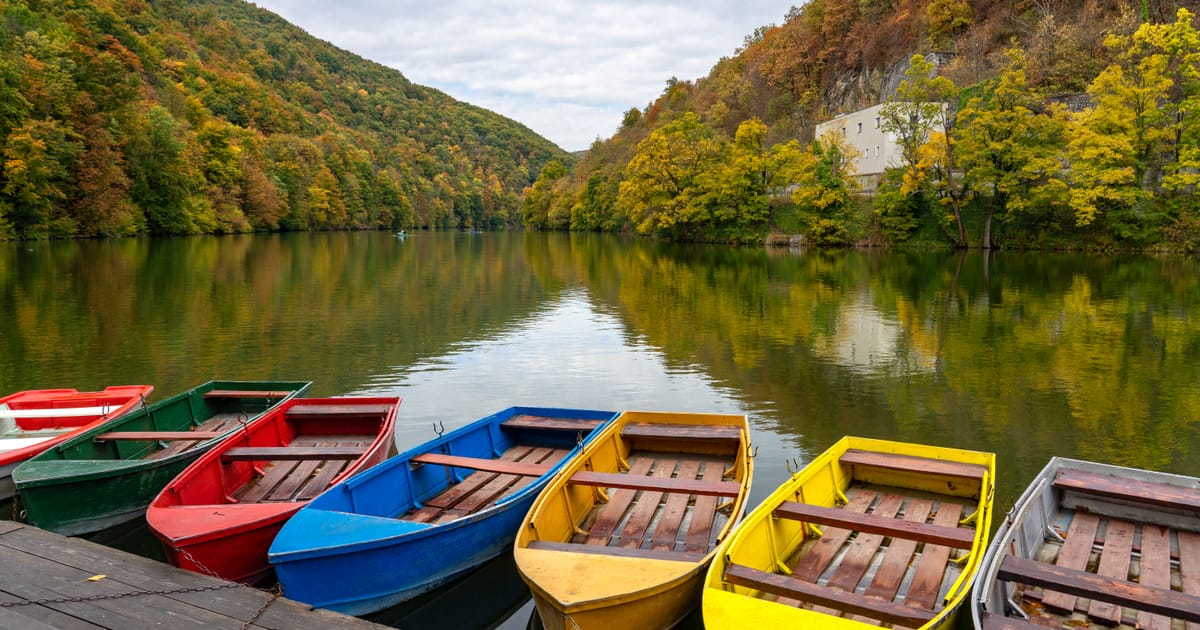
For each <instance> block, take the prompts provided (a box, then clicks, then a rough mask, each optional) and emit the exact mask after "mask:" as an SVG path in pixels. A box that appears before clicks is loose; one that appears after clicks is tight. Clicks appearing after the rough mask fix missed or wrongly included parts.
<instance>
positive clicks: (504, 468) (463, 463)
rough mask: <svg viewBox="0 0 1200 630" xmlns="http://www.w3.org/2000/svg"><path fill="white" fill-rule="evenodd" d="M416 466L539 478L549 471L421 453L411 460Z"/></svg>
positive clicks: (535, 466)
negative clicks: (435, 466) (465, 469)
mask: <svg viewBox="0 0 1200 630" xmlns="http://www.w3.org/2000/svg"><path fill="white" fill-rule="evenodd" d="M409 461H413V462H416V463H418V464H437V465H439V466H452V467H454V468H469V469H471V470H483V471H487V472H494V473H503V474H506V475H523V476H529V477H540V476H542V475H544V474H546V473H547V472H548V471H549V470H550V464H538V463H532V462H519V461H510V460H507V459H488V458H486V457H464V456H461V455H445V454H442V453H422V454H420V455H417V456H416V457H413V458H412V459H411V460H409Z"/></svg>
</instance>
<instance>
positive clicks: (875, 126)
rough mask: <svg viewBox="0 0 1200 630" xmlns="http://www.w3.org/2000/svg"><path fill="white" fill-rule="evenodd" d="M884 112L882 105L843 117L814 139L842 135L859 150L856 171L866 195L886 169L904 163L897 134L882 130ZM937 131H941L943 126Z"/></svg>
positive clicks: (820, 128) (822, 125) (822, 127)
mask: <svg viewBox="0 0 1200 630" xmlns="http://www.w3.org/2000/svg"><path fill="white" fill-rule="evenodd" d="M882 110H883V104H879V105H875V106H874V107H868V108H866V109H860V110H858V111H856V112H851V113H849V114H840V115H838V116H837V117H835V118H833V119H832V120H827V121H825V122H823V123H820V124H818V125H817V129H816V133H815V134H814V137H816V138H821V137H822V136H824V135H825V134H828V133H841V134H842V135H843V136H844V137H845V138H846V144H848V145H850V146H852V147H854V148H855V149H856V150H858V153H859V156H858V158H857V159H855V160H854V168H855V170H856V171H857V172H858V180H859V183H860V184H862V189H863V190H864V191H867V192H869V191H872V190H875V187H876V186H877V185H878V184H879V180H880V178H881V177H882V176H883V172H884V171H885V170H886V169H888V168H894V167H897V166H900V165H901V164H902V163H903V161H904V159H903V156H902V155H901V151H900V146H899V145H898V144H897V142H896V134H894V133H886V132H884V130H883V120H882V119H881V117H880V114H881V113H882ZM936 128H938V129H940V125H939V126H936Z"/></svg>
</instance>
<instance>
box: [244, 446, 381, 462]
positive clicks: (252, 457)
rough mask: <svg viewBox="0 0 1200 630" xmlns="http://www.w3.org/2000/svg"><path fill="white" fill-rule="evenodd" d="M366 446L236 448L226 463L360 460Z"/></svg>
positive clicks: (365, 450)
mask: <svg viewBox="0 0 1200 630" xmlns="http://www.w3.org/2000/svg"><path fill="white" fill-rule="evenodd" d="M366 452H367V449H366V447H364V446H235V447H233V448H231V449H229V450H227V451H225V452H224V453H221V459H223V460H225V461H230V462H235V461H242V462H248V461H303V460H338V459H343V460H349V459H358V458H359V457H361V456H362V455H363V453H366Z"/></svg>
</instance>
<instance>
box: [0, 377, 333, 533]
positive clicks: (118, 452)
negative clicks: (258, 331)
mask: <svg viewBox="0 0 1200 630" xmlns="http://www.w3.org/2000/svg"><path fill="white" fill-rule="evenodd" d="M308 386H309V383H307V382H299V383H292V382H289V383H280V382H254V383H246V382H228V381H211V382H209V383H206V384H204V385H201V386H199V387H196V388H193V389H192V390H189V391H187V392H184V393H182V394H177V395H176V396H173V397H171V398H168V399H166V400H163V401H161V402H158V403H155V404H153V405H150V406H148V407H145V408H143V409H140V410H138V411H136V412H133V413H131V414H127V415H125V416H122V417H120V418H117V419H114V420H110V421H108V422H105V423H103V424H101V425H99V426H97V427H93V428H91V429H89V430H87V431H85V432H83V433H80V434H78V435H76V436H75V437H73V438H71V439H70V440H67V441H65V442H63V443H62V444H59V445H57V446H55V447H53V448H51V449H49V450H47V451H45V452H43V453H41V454H39V455H36V456H34V457H33V458H31V459H29V460H28V461H26V462H25V463H23V464H21V465H20V466H18V467H17V468H16V469H15V470H14V471H13V481H14V482H15V484H16V488H17V498H16V503H17V512H18V515H19V517H21V518H22V519H23V520H25V521H26V522H28V523H29V524H31V525H34V526H37V527H40V528H42V529H46V530H49V531H53V532H56V533H59V534H63V535H66V536H77V535H83V534H90V533H94V532H97V531H100V530H102V529H107V528H109V527H112V526H114V525H118V524H120V523H123V522H126V521H129V520H131V519H134V518H137V517H139V516H141V515H143V514H144V513H145V511H146V508H147V506H149V505H150V502H151V501H152V500H153V499H154V496H155V495H156V494H157V493H158V491H159V490H161V489H162V488H163V486H165V485H167V483H169V482H170V481H171V480H172V479H174V478H175V477H176V476H177V475H178V474H179V473H180V472H182V471H183V469H184V468H186V467H187V466H188V464H190V463H191V462H193V461H195V459H196V458H197V457H199V456H200V455H201V454H203V453H204V452H206V451H207V450H208V449H210V448H212V447H213V446H214V445H216V444H217V443H218V442H219V441H220V440H221V439H222V438H223V437H227V436H228V435H230V434H232V433H233V432H234V431H236V430H238V429H237V428H233V429H229V430H228V431H226V432H224V433H223V434H222V435H221V436H220V437H215V438H211V439H205V440H196V441H194V442H193V443H192V446H190V447H188V448H185V449H182V450H180V451H178V452H173V453H171V454H170V455H167V456H163V457H158V458H147V457H148V456H151V455H152V453H154V452H155V451H154V450H153V449H154V448H155V447H154V446H151V445H150V444H149V443H147V442H125V441H111V442H110V441H101V440H97V439H94V438H96V437H97V436H99V435H100V434H102V433H106V432H113V431H121V430H139V431H161V430H172V431H182V430H187V429H188V428H189V427H194V426H196V425H197V424H199V423H201V422H203V421H205V420H207V419H209V418H211V417H212V416H213V415H215V414H216V410H217V409H228V407H227V406H228V405H235V406H236V407H237V408H238V409H240V410H241V411H238V412H236V413H237V414H238V415H239V416H240V417H245V418H246V419H247V421H249V420H252V419H253V418H255V417H257V416H258V415H260V414H262V413H265V412H266V411H267V410H269V409H270V408H271V407H272V406H274V405H277V404H280V403H281V402H283V401H284V400H287V399H290V398H292V397H294V396H297V395H300V394H302V393H303V392H304V391H306V390H307V388H308ZM214 390H219V391H222V392H226V391H233V390H242V391H245V392H247V393H248V394H250V395H248V396H247V398H245V399H238V398H228V399H222V400H221V401H220V402H219V403H218V402H212V403H208V402H206V401H205V399H204V396H205V394H206V393H208V392H211V391H214ZM267 391H269V392H270V393H271V394H272V396H270V397H262V398H260V397H257V396H255V395H254V394H257V393H261V392H267ZM217 405H222V406H221V407H218V406H217ZM230 413H234V412H230Z"/></svg>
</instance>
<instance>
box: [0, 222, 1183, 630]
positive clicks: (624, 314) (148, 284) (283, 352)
mask: <svg viewBox="0 0 1200 630" xmlns="http://www.w3.org/2000/svg"><path fill="white" fill-rule="evenodd" d="M0 305H2V306H0V392H4V393H8V392H12V391H17V390H23V389H34V388H47V387H75V388H79V389H95V388H102V387H104V386H106V385H110V384H124V383H148V384H152V385H155V386H156V387H157V392H156V395H158V396H166V395H169V394H173V393H176V392H179V391H181V390H184V389H187V388H189V387H192V386H194V385H197V384H199V383H202V382H204V381H208V380H211V379H215V378H220V379H247V380H261V379H280V380H284V379H286V380H311V381H313V383H314V384H313V386H312V389H311V390H310V393H311V395H317V396H323V395H343V394H386V395H399V396H402V397H403V398H404V402H403V404H402V405H401V416H400V418H399V421H398V427H397V443H398V446H399V448H401V449H404V448H407V447H410V446H413V445H416V444H418V443H420V442H423V441H425V440H427V439H429V438H432V437H434V435H435V434H434V427H433V425H434V423H439V424H444V426H445V428H446V429H447V430H449V429H452V428H455V427H458V426H461V425H463V424H466V423H467V422H469V421H471V420H473V419H476V418H479V417H481V416H484V415H487V414H489V413H491V412H493V411H497V410H499V409H502V408H504V407H508V406H511V405H515V404H521V405H536V406H562V407H584V408H597V409H612V410H622V409H662V410H685V411H713V412H735V413H745V414H747V415H748V416H749V418H750V422H751V427H752V431H753V439H754V443H755V444H756V445H757V446H758V448H759V454H758V459H757V463H756V471H755V472H756V477H755V480H754V491H753V497H752V504H756V503H757V502H758V500H760V499H761V498H763V497H764V496H766V495H767V494H768V493H769V491H770V490H771V489H772V488H773V487H775V486H776V485H778V484H779V483H781V482H782V481H783V480H784V479H785V478H786V477H787V476H788V466H789V465H792V466H796V465H803V464H804V463H805V462H806V461H808V460H809V459H811V458H812V457H814V456H815V455H816V454H818V453H820V452H821V451H822V450H824V449H825V448H826V447H828V446H829V445H830V444H831V443H833V442H834V441H835V440H837V439H838V438H840V437H841V436H843V435H846V434H853V435H863V436H870V437H879V438H885V439H894V440H904V441H913V442H925V443H930V444H937V445H945V446H955V447H961V448H969V449H977V450H985V451H994V452H995V453H996V454H997V456H998V463H997V469H998V479H997V496H996V508H997V512H998V513H999V514H1003V512H1004V511H1006V510H1007V509H1008V508H1009V507H1010V506H1011V503H1012V501H1013V500H1014V499H1015V498H1016V496H1017V495H1018V494H1019V492H1020V490H1021V489H1022V488H1023V487H1024V486H1025V485H1026V484H1027V483H1028V482H1029V480H1030V479H1032V477H1033V476H1034V474H1036V473H1037V472H1038V471H1039V470H1040V469H1041V467H1042V466H1043V465H1044V464H1045V462H1046V460H1047V459H1048V458H1049V457H1051V456H1053V455H1061V456H1068V457H1077V458H1082V459H1091V460H1097V461H1103V462H1109V463H1115V464H1120V465H1126V466H1136V467H1141V468H1150V469H1154V470H1162V471H1168V472H1174V473H1181V474H1187V475H1200V457H1197V456H1196V454H1198V453H1200V450H1197V447H1198V446H1200V262H1198V261H1197V260H1196V259H1194V258H1184V257H1144V256H1127V257H1114V256H1088V255H1074V254H1021V253H1010V252H1002V253H997V254H993V255H991V256H987V255H985V254H983V253H981V252H968V253H965V254H963V253H959V252H932V253H911V252H875V251H871V252H862V251H811V250H788V249H762V248H748V249H731V248H726V247H708V246H669V245H662V244H656V243H652V242H647V241H645V240H642V239H636V238H635V239H627V238H621V237H616V236H608V235H578V234H543V233H522V232H509V233H484V234H457V233H428V232H418V233H416V234H413V235H410V236H409V237H408V238H396V237H393V236H392V235H390V234H385V233H334V234H287V235H270V236H231V237H209V238H179V239H168V238H161V239H143V240H114V241H84V242H54V243H42V242H38V243H19V244H11V243H10V244H5V243H0ZM514 580H516V577H515V572H514V571H513V569H512V567H511V562H509V563H505V562H503V561H501V562H498V563H493V565H489V566H488V567H487V568H486V570H485V571H483V572H481V574H480V576H478V577H477V578H476V580H475V581H476V582H479V583H480V584H482V587H479V586H476V587H472V586H471V585H470V584H468V585H465V586H463V585H459V586H458V587H456V588H457V590H456V589H447V590H445V591H444V592H442V593H439V594H438V596H437V597H434V598H431V599H429V600H427V601H424V602H421V603H420V606H416V607H414V608H412V609H409V610H405V611H401V612H398V613H397V615H398V616H397V617H396V619H399V620H401V621H397V623H401V622H403V619H404V618H405V616H407V619H408V620H409V621H408V622H407V623H408V625H410V626H412V627H421V626H420V625H419V624H415V623H414V622H413V620H415V619H418V618H419V617H414V616H413V615H422V614H424V615H433V614H434V613H433V612H431V611H433V610H438V609H437V608H436V607H437V606H445V607H446V611H449V612H446V611H442V612H438V613H437V614H438V615H441V617H440V618H442V620H443V621H442V622H441V623H442V624H443V625H445V626H446V627H470V626H471V625H476V626H479V627H487V626H489V625H492V624H495V623H498V621H497V620H498V619H499V620H501V621H502V625H501V627H505V628H509V627H512V628H523V627H524V625H525V622H526V621H527V620H528V618H529V612H528V611H529V608H528V604H525V603H524V598H523V596H522V593H523V590H522V589H523V585H521V584H520V583H519V581H517V582H516V586H515V587H514V588H501V586H498V585H505V586H506V587H507V586H511V585H512V584H513V581H514ZM478 588H482V589H483V590H484V591H487V592H493V593H506V594H503V595H497V596H496V598H497V599H505V600H506V601H504V602H500V603H497V604H496V611H495V612H487V613H486V614H484V615H483V619H482V620H478V621H476V620H471V621H467V620H459V621H461V623H459V624H458V625H456V623H455V621H454V620H450V621H448V622H447V621H446V619H445V615H449V614H454V611H457V612H458V613H459V614H475V615H476V616H479V615H478V613H479V609H480V606H479V596H478V592H477V591H476V590H473V589H478ZM461 592H465V593H467V595H462V594H461ZM456 598H458V599H457V600H456ZM447 601H448V602H450V603H449V604H446V602H447ZM463 601H468V602H470V604H469V605H466V606H464V605H463ZM439 602H440V603H439ZM514 608H516V609H517V611H516V613H513V612H512V611H513V609H514ZM468 609H471V610H468ZM504 620H506V621H504Z"/></svg>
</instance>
